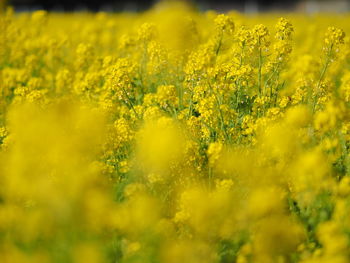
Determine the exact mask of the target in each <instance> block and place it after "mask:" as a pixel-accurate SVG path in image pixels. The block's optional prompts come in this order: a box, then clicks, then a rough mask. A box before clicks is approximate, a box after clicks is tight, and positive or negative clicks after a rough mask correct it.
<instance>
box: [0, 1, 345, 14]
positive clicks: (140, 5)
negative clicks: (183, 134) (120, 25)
mask: <svg viewBox="0 0 350 263" xmlns="http://www.w3.org/2000/svg"><path fill="white" fill-rule="evenodd" d="M1 1H3V2H7V4H9V5H11V6H13V7H14V8H15V10H16V11H31V10H37V9H46V10H54V11H81V10H89V11H111V12H113V11H114V12H115V11H117V12H118V11H142V10H146V9H148V8H150V7H151V6H152V5H154V4H155V3H156V2H158V1H160V0H127V1H121V0H119V1H118V0H97V1H96V0H95V1H93V0H76V1H74V0H0V2H1ZM182 1H186V2H191V3H194V4H195V5H196V6H197V7H198V8H199V9H200V10H207V9H214V10H218V11H227V10H232V9H234V10H238V11H241V12H246V13H254V12H265V11H301V12H308V13H312V12H347V11H349V8H350V0H282V1H277V0H182Z"/></svg>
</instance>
